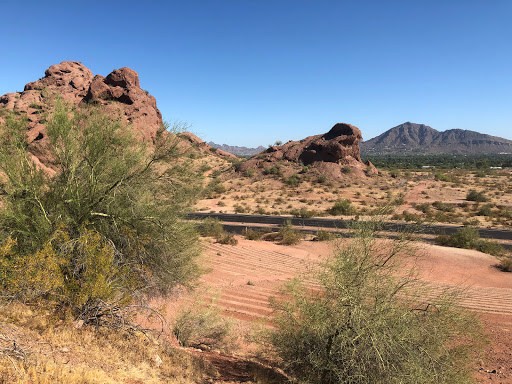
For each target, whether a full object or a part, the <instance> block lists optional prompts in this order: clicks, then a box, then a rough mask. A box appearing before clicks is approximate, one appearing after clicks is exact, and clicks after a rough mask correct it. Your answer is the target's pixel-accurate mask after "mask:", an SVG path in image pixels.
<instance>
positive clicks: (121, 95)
mask: <svg viewBox="0 0 512 384" xmlns="http://www.w3.org/2000/svg"><path fill="white" fill-rule="evenodd" d="M55 95H58V96H60V97H61V98H62V99H63V100H64V101H65V102H67V103H70V104H73V105H80V104H81V103H85V102H93V103H98V104H101V105H103V106H104V110H105V111H107V113H108V112H112V113H114V114H116V115H119V116H120V117H121V120H123V121H124V122H125V123H129V124H131V126H132V127H133V129H134V130H135V131H136V132H137V134H138V135H139V136H140V138H141V139H142V140H145V141H151V140H152V139H153V138H154V136H155V133H156V131H157V130H158V129H159V128H160V126H161V125H162V115H161V113H160V111H159V110H158V108H157V106H156V100H155V98H154V97H153V96H151V95H149V94H148V93H147V92H146V91H144V90H143V89H141V88H140V84H139V75H138V74H137V72H135V71H134V70H132V69H130V68H121V69H116V70H114V71H113V72H112V73H110V74H109V75H108V76H107V77H106V78H105V77H103V76H100V75H97V76H93V74H92V72H91V71H90V70H89V69H88V68H86V67H85V66H84V65H83V64H82V63H79V62H77V61H64V62H62V63H60V64H57V65H52V66H51V67H50V68H48V69H47V70H46V71H45V77H43V78H42V79H40V80H37V81H34V82H31V83H28V84H27V85H25V89H24V91H23V92H18V93H8V94H5V95H3V96H1V97H0V109H2V108H3V109H8V110H13V111H15V112H17V113H19V114H25V115H26V117H27V119H28V122H29V123H28V132H27V141H28V142H29V143H34V142H35V141H41V145H43V144H44V143H45V137H46V132H45V126H44V120H43V118H42V113H41V112H43V110H44V108H45V107H46V105H48V102H49V100H50V99H51V98H52V97H54V96H55ZM36 144H37V143H36Z"/></svg>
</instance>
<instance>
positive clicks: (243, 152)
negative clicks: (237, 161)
mask: <svg viewBox="0 0 512 384" xmlns="http://www.w3.org/2000/svg"><path fill="white" fill-rule="evenodd" d="M208 144H210V146H212V147H213V148H217V149H221V150H223V151H226V152H230V153H232V154H233V155H237V156H254V155H256V154H258V153H260V152H262V151H264V150H265V149H267V148H265V147H263V146H261V145H260V146H259V147H258V148H247V147H238V146H236V145H227V144H216V143H214V142H213V141H210V142H209V143H208Z"/></svg>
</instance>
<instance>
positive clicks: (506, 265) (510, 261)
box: [498, 256, 512, 272]
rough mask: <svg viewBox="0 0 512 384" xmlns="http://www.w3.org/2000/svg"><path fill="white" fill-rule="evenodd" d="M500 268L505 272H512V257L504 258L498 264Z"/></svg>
mask: <svg viewBox="0 0 512 384" xmlns="http://www.w3.org/2000/svg"><path fill="white" fill-rule="evenodd" d="M498 268H500V269H501V270H502V271H503V272H512V256H505V257H503V258H502V259H501V260H500V263H499V264H498Z"/></svg>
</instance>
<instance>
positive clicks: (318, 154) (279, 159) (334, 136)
mask: <svg viewBox="0 0 512 384" xmlns="http://www.w3.org/2000/svg"><path fill="white" fill-rule="evenodd" d="M362 138H363V137H362V134H361V131H360V130H359V128H357V127H354V126H353V125H350V124H345V123H338V124H336V125H334V126H333V127H332V128H331V130H330V131H329V132H327V133H325V134H323V135H316V136H309V137H306V138H305V139H302V140H300V141H289V142H288V143H286V144H284V145H280V146H272V147H270V148H268V149H267V150H266V151H265V152H262V153H260V154H258V155H256V156H254V157H252V158H251V159H249V160H248V161H247V162H245V163H244V164H242V166H241V167H240V171H242V172H245V171H247V170H248V169H266V168H268V167H271V166H272V163H295V164H301V165H306V166H307V165H311V166H313V167H314V168H315V169H316V170H317V171H318V172H319V173H323V174H325V175H326V176H328V177H330V178H332V179H335V180H340V179H343V178H344V177H345V174H346V171H345V170H344V168H345V167H350V168H351V169H352V170H353V171H354V173H356V174H358V175H361V176H363V175H365V172H366V170H367V165H365V164H364V163H363V162H362V161H361V157H360V152H359V143H360V141H361V140H362ZM373 168H374V167H373ZM372 172H373V169H372Z"/></svg>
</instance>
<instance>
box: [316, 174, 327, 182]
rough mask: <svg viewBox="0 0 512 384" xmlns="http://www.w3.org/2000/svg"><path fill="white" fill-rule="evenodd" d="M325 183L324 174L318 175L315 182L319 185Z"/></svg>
mask: <svg viewBox="0 0 512 384" xmlns="http://www.w3.org/2000/svg"><path fill="white" fill-rule="evenodd" d="M326 181H327V176H325V175H324V174H321V175H318V177H317V178H316V182H317V183H319V184H323V183H325V182H326Z"/></svg>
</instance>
